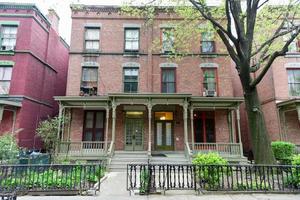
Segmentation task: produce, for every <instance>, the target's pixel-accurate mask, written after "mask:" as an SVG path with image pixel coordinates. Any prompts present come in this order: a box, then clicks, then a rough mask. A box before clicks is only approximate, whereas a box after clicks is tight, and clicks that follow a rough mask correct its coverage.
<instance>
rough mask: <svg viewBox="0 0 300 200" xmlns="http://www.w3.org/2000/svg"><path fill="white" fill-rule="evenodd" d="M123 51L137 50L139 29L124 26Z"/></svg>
mask: <svg viewBox="0 0 300 200" xmlns="http://www.w3.org/2000/svg"><path fill="white" fill-rule="evenodd" d="M124 37H125V49H124V50H125V52H137V51H139V45H140V44H139V40H140V30H139V29H138V28H125V36H124Z"/></svg>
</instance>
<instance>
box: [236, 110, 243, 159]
mask: <svg viewBox="0 0 300 200" xmlns="http://www.w3.org/2000/svg"><path fill="white" fill-rule="evenodd" d="M236 119H237V127H238V136H239V143H240V154H241V157H243V144H242V136H241V124H240V120H241V118H240V110H239V106H238V107H237V109H236Z"/></svg>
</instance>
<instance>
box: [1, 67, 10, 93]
mask: <svg viewBox="0 0 300 200" xmlns="http://www.w3.org/2000/svg"><path fill="white" fill-rule="evenodd" d="M11 75H12V66H0V94H9V88H10V81H11Z"/></svg>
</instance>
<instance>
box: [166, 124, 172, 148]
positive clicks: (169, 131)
mask: <svg viewBox="0 0 300 200" xmlns="http://www.w3.org/2000/svg"><path fill="white" fill-rule="evenodd" d="M166 145H167V146H171V145H172V123H171V122H167V123H166Z"/></svg>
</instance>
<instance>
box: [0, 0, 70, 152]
mask: <svg viewBox="0 0 300 200" xmlns="http://www.w3.org/2000/svg"><path fill="white" fill-rule="evenodd" d="M58 21H59V17H58V16H57V14H56V13H55V11H54V10H49V15H48V16H47V17H45V16H44V15H43V14H42V13H41V12H40V11H39V9H38V8H37V7H36V6H35V5H33V4H8V3H0V32H1V33H0V36H1V40H0V45H1V47H0V134H3V133H6V132H12V133H15V132H16V131H17V130H19V132H18V133H17V139H18V142H19V145H20V146H22V147H27V148H41V147H42V146H41V141H40V139H39V138H38V137H36V135H35V129H36V127H37V125H38V123H39V121H40V120H43V119H46V118H47V117H48V116H54V115H56V114H57V113H58V105H57V102H55V101H54V99H53V96H57V95H65V90H66V81H67V78H66V77H67V67H68V56H69V55H68V52H69V47H68V45H67V44H66V43H65V41H64V40H63V39H61V38H60V36H59V35H58Z"/></svg>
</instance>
